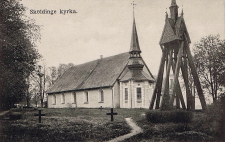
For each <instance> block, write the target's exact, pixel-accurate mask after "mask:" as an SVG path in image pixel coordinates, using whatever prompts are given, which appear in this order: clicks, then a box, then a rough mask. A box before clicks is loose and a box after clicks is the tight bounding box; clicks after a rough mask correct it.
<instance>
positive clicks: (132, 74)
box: [121, 70, 154, 82]
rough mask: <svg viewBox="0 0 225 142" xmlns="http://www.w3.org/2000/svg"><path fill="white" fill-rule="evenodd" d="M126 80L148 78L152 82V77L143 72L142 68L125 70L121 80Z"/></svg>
mask: <svg viewBox="0 0 225 142" xmlns="http://www.w3.org/2000/svg"><path fill="white" fill-rule="evenodd" d="M128 80H135V81H144V80H148V81H152V82H153V80H154V79H153V78H152V77H151V76H150V75H149V74H147V73H145V72H144V71H142V70H127V72H126V74H125V75H124V76H123V77H122V79H121V81H128Z"/></svg>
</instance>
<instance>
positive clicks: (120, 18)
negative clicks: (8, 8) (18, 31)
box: [21, 0, 225, 75]
mask: <svg viewBox="0 0 225 142" xmlns="http://www.w3.org/2000/svg"><path fill="white" fill-rule="evenodd" d="M21 2H22V3H23V4H24V6H26V7H27V8H28V9H27V11H26V15H27V16H28V17H30V18H33V19H35V20H36V24H38V25H41V29H42V30H41V40H40V43H37V45H38V47H37V48H38V51H39V53H40V54H41V55H42V56H43V58H44V59H45V61H46V63H47V66H58V65H59V64H60V63H74V64H76V65H77V64H81V63H85V62H87V61H91V60H95V59H98V58H100V55H103V57H107V56H112V55H116V54H119V53H123V52H127V51H129V49H130V42H131V31H132V21H133V16H132V5H131V2H132V0H54V1H53V0H22V1H21ZM135 3H136V4H137V5H136V6H135V20H136V26H137V32H138V37H139V44H140V48H141V50H142V54H141V55H142V57H143V58H144V60H145V62H146V63H147V65H148V67H149V68H150V70H151V72H152V73H153V74H154V75H156V74H157V72H158V68H159V62H160V58H161V49H160V46H159V44H158V43H159V40H160V37H161V34H162V30H163V27H164V24H165V11H166V8H167V11H168V13H169V6H170V3H171V0H135ZM177 5H178V6H179V14H180V12H181V9H182V8H183V10H184V19H185V22H186V26H187V29H188V31H189V34H190V38H191V41H192V44H191V48H192V47H193V46H194V43H196V42H197V41H199V40H200V39H201V37H204V36H207V35H209V34H214V35H217V34H220V36H221V39H224V15H225V14H224V0H177ZM182 5H183V6H182ZM31 9H34V10H43V9H48V10H57V13H56V14H54V15H49V14H30V10H31ZM60 9H61V10H68V9H72V10H76V11H77V12H78V13H76V14H65V15H63V14H60Z"/></svg>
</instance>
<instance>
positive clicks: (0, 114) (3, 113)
mask: <svg viewBox="0 0 225 142" xmlns="http://www.w3.org/2000/svg"><path fill="white" fill-rule="evenodd" d="M8 112H9V110H7V111H3V112H1V113H0V119H1V118H2V117H3V116H4V115H5V114H7V113H8Z"/></svg>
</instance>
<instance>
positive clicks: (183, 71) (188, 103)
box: [181, 50, 192, 110]
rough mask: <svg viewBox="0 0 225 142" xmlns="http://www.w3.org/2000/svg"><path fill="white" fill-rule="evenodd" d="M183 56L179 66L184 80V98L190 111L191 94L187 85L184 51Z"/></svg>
mask: <svg viewBox="0 0 225 142" xmlns="http://www.w3.org/2000/svg"><path fill="white" fill-rule="evenodd" d="M184 53H185V56H184V62H183V63H182V64H181V72H182V76H183V79H184V84H185V86H186V87H185V89H186V96H187V109H188V110H190V109H191V107H190V96H192V93H191V91H190V86H189V83H188V80H189V79H188V68H187V57H186V55H187V54H186V51H185V50H184Z"/></svg>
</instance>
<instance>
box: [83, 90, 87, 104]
mask: <svg viewBox="0 0 225 142" xmlns="http://www.w3.org/2000/svg"><path fill="white" fill-rule="evenodd" d="M84 102H85V103H88V91H85V92H84Z"/></svg>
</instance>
